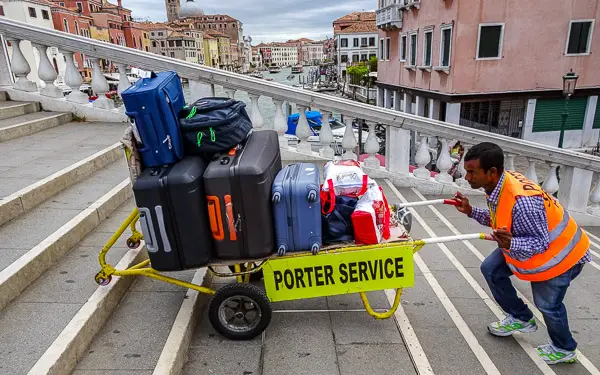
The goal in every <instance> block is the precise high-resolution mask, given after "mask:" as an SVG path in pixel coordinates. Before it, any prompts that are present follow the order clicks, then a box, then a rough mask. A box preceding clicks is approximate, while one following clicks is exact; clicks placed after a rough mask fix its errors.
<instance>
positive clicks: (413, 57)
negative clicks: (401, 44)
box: [410, 33, 417, 66]
mask: <svg viewBox="0 0 600 375" xmlns="http://www.w3.org/2000/svg"><path fill="white" fill-rule="evenodd" d="M410 65H412V66H414V65H417V33H413V34H411V35H410Z"/></svg>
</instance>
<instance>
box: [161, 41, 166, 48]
mask: <svg viewBox="0 0 600 375" xmlns="http://www.w3.org/2000/svg"><path fill="white" fill-rule="evenodd" d="M160 46H161V47H163V48H164V47H165V41H164V40H161V41H160Z"/></svg>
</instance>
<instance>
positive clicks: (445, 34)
mask: <svg viewBox="0 0 600 375" xmlns="http://www.w3.org/2000/svg"><path fill="white" fill-rule="evenodd" d="M441 30H442V31H441V32H442V37H441V41H440V66H445V67H448V66H450V52H451V51H452V26H446V27H444V26H442V29H441Z"/></svg>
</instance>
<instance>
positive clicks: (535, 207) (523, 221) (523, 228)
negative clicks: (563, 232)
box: [510, 196, 550, 261]
mask: <svg viewBox="0 0 600 375" xmlns="http://www.w3.org/2000/svg"><path fill="white" fill-rule="evenodd" d="M512 216H513V220H512V228H511V232H512V235H513V237H512V239H511V241H510V256H511V257H512V258H514V259H516V260H519V261H524V260H527V259H529V258H531V257H532V256H533V255H535V254H540V253H543V252H544V251H545V250H546V249H548V246H550V234H549V233H548V219H547V217H546V209H545V207H544V199H543V198H542V197H539V196H534V197H519V198H517V201H516V203H515V205H514V207H513V212H512Z"/></svg>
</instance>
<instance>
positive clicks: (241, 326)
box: [208, 284, 272, 340]
mask: <svg viewBox="0 0 600 375" xmlns="http://www.w3.org/2000/svg"><path fill="white" fill-rule="evenodd" d="M271 314H272V309H271V303H270V302H269V299H268V298H267V296H266V295H265V293H264V292H263V291H262V290H261V289H260V288H258V287H257V286H255V285H252V284H229V285H226V286H224V287H223V288H221V289H219V290H218V291H217V292H216V293H215V295H214V296H213V297H212V298H211V300H210V302H209V304H208V317H209V320H210V323H211V325H212V326H213V328H214V329H215V331H217V332H219V333H220V334H221V335H223V336H224V337H226V338H228V339H230V340H251V339H253V338H254V337H256V336H258V335H260V334H261V333H262V332H263V331H264V330H265V329H266V328H267V326H268V325H269V323H270V322H271Z"/></svg>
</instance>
